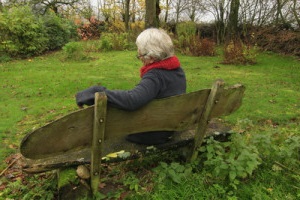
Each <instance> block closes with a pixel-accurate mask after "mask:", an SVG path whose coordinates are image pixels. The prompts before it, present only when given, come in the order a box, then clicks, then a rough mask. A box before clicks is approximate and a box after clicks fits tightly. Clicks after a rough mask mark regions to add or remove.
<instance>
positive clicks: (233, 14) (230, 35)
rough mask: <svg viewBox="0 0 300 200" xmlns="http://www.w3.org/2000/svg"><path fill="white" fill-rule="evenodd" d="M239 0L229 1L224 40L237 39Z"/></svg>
mask: <svg viewBox="0 0 300 200" xmlns="http://www.w3.org/2000/svg"><path fill="white" fill-rule="evenodd" d="M239 7H240V0H231V4H230V13H229V19H228V25H227V31H226V40H227V41H230V40H234V39H236V38H238V17H239Z"/></svg>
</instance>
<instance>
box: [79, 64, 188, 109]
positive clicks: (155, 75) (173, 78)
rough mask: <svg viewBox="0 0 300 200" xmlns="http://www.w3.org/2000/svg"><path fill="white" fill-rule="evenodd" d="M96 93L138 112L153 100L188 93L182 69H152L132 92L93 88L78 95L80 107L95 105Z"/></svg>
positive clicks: (122, 106) (110, 101) (111, 103)
mask: <svg viewBox="0 0 300 200" xmlns="http://www.w3.org/2000/svg"><path fill="white" fill-rule="evenodd" d="M96 92H105V94H106V96H107V99H108V104H109V105H111V106H113V107H116V108H119V109H123V110H129V111H132V110H136V109H138V108H140V107H142V106H144V105H146V104H147V103H149V102H150V101H152V100H153V99H160V98H165V97H169V96H174V95H178V94H183V93H185V92H186V78H185V73H184V71H183V70H182V68H181V67H180V68H177V69H174V70H165V69H152V70H150V71H148V72H147V73H146V74H145V75H144V76H143V77H142V79H141V81H140V82H139V84H138V85H136V86H135V87H134V88H133V89H132V90H108V89H106V88H105V87H103V86H93V87H90V88H88V89H86V90H83V91H80V92H78V93H77V94H76V103H77V105H79V106H82V105H93V104H94V98H95V97H94V95H95V93H96Z"/></svg>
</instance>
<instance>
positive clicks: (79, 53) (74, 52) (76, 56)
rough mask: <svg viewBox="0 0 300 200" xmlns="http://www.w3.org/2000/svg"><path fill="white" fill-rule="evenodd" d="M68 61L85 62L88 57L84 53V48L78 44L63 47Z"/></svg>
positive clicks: (68, 44)
mask: <svg viewBox="0 0 300 200" xmlns="http://www.w3.org/2000/svg"><path fill="white" fill-rule="evenodd" d="M63 51H64V55H65V58H66V59H71V60H84V59H86V58H87V56H86V55H85V53H84V49H83V46H82V45H81V44H80V43H78V42H69V43H67V44H66V45H65V46H64V47H63Z"/></svg>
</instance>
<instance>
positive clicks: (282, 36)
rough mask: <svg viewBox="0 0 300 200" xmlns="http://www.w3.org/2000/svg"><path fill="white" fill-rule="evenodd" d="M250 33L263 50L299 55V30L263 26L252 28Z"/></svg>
mask: <svg viewBox="0 0 300 200" xmlns="http://www.w3.org/2000/svg"><path fill="white" fill-rule="evenodd" d="M252 33H253V36H254V41H255V42H256V43H257V45H258V46H260V47H261V48H262V49H263V50H267V51H273V52H277V53H282V54H287V55H295V56H298V57H300V31H292V30H284V29H280V28H278V27H265V28H259V29H258V28H257V29H254V30H252Z"/></svg>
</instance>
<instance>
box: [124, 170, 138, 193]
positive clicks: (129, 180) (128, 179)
mask: <svg viewBox="0 0 300 200" xmlns="http://www.w3.org/2000/svg"><path fill="white" fill-rule="evenodd" d="M139 182H140V181H139V179H138V178H137V177H136V176H135V174H134V173H132V172H129V173H127V174H126V176H125V178H124V180H123V184H124V185H125V186H128V187H129V189H130V190H134V191H135V192H137V191H138V190H139V189H140V186H139Z"/></svg>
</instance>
